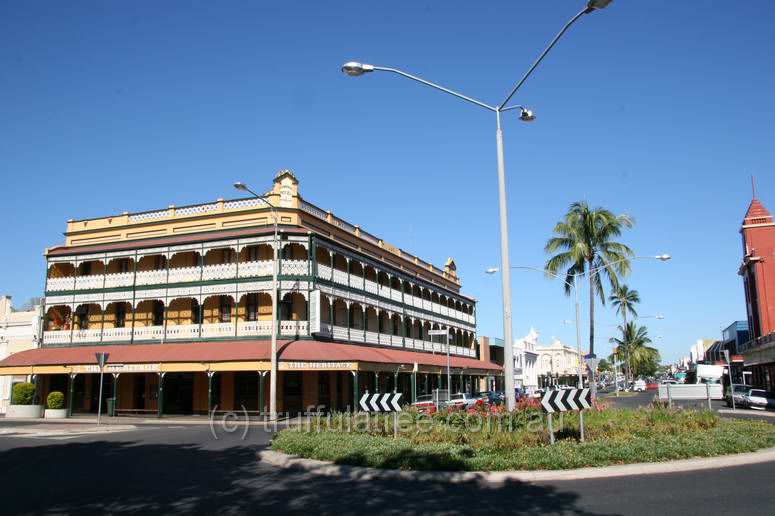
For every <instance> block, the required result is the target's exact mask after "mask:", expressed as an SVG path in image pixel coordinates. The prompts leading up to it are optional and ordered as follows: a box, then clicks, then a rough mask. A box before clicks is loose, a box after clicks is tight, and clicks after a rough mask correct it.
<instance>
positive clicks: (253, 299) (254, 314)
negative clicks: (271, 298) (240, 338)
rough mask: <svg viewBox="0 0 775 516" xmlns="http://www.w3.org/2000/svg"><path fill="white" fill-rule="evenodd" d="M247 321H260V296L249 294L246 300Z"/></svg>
mask: <svg viewBox="0 0 775 516" xmlns="http://www.w3.org/2000/svg"><path fill="white" fill-rule="evenodd" d="M246 304H247V306H246V314H245V316H246V319H247V320H248V321H255V320H257V319H258V294H248V297H247V300H246Z"/></svg>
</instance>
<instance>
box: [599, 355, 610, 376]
mask: <svg viewBox="0 0 775 516" xmlns="http://www.w3.org/2000/svg"><path fill="white" fill-rule="evenodd" d="M612 369H613V367H611V363H610V362H608V360H606V359H605V358H601V359H600V361H599V362H598V363H597V370H598V371H600V372H601V373H607V372H608V371H611V370H612Z"/></svg>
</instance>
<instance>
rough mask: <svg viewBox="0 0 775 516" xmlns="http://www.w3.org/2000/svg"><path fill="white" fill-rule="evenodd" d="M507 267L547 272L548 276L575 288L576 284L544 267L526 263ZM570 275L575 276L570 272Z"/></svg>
mask: <svg viewBox="0 0 775 516" xmlns="http://www.w3.org/2000/svg"><path fill="white" fill-rule="evenodd" d="M509 268H510V269H525V270H529V271H536V272H543V273H544V274H547V275H549V276H553V277H555V278H557V279H559V280H562V282H563V283H565V284H566V285H568V286H570V287H571V288H573V289H574V290H575V288H576V285H575V284H573V283H571V282H570V281H568V280H566V279H565V277H564V276H560V275H559V274H555V273H554V272H551V271H548V270H546V269H539V268H538V267H529V266H527V265H512V266H511V267H509ZM572 276H575V275H573V274H572Z"/></svg>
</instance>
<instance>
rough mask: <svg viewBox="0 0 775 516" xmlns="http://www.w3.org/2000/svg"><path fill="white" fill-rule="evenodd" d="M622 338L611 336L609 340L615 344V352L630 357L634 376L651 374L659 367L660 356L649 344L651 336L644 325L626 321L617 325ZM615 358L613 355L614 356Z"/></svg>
mask: <svg viewBox="0 0 775 516" xmlns="http://www.w3.org/2000/svg"><path fill="white" fill-rule="evenodd" d="M619 331H621V333H622V338H616V337H612V338H611V339H610V342H611V343H612V344H614V345H615V346H616V353H617V354H618V355H619V356H621V355H622V354H624V356H629V357H630V363H631V367H632V371H633V373H634V374H635V375H636V376H653V375H654V373H655V372H656V370H657V368H658V367H659V362H660V360H661V357H660V355H659V351H658V350H657V349H656V348H652V347H650V346H649V344H651V338H649V336H648V329H647V328H646V327H645V326H638V325H636V324H635V323H634V322H628V323H627V326H619ZM614 358H615V357H614Z"/></svg>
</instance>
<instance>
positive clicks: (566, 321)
mask: <svg viewBox="0 0 775 516" xmlns="http://www.w3.org/2000/svg"><path fill="white" fill-rule="evenodd" d="M562 324H573V321H571V320H570V319H565V320H564V321H562Z"/></svg>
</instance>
